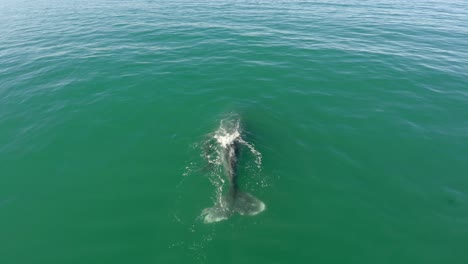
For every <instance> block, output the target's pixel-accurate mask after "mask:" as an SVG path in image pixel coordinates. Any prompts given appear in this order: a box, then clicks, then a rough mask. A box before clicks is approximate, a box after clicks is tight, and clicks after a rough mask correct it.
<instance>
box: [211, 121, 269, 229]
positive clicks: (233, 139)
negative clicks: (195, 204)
mask: <svg viewBox="0 0 468 264" xmlns="http://www.w3.org/2000/svg"><path fill="white" fill-rule="evenodd" d="M239 129H240V128H239V120H235V121H230V122H221V126H220V128H219V129H218V130H217V131H216V132H215V134H214V137H213V138H214V139H215V140H216V142H215V148H216V151H217V153H218V154H219V155H218V163H219V164H220V165H222V171H223V172H224V174H225V177H226V178H227V183H228V184H229V187H228V190H227V192H226V194H225V195H220V197H219V198H218V199H217V202H216V204H215V205H214V206H213V207H211V208H206V209H204V210H203V212H202V216H203V220H204V222H205V223H212V222H218V221H222V220H225V219H228V218H229V217H230V216H231V215H232V214H233V213H239V214H241V215H256V214H259V213H261V212H262V211H264V210H265V204H264V203H263V202H262V201H260V200H259V199H257V198H256V197H255V196H253V195H251V194H249V193H246V192H243V191H241V190H239V185H238V182H237V161H238V157H239V145H240V144H245V145H247V146H248V147H249V148H250V149H251V150H252V151H255V152H256V153H258V152H257V151H256V150H255V149H253V147H252V145H250V144H248V143H247V142H245V141H244V140H243V139H242V138H241V133H240V131H239ZM258 154H259V153H258Z"/></svg>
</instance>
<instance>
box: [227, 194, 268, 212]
mask: <svg viewBox="0 0 468 264" xmlns="http://www.w3.org/2000/svg"><path fill="white" fill-rule="evenodd" d="M265 208H266V206H265V204H264V203H263V202H262V201H260V200H259V199H257V198H256V197H255V196H253V195H251V194H250V193H246V192H241V191H238V192H237V194H236V198H235V199H234V211H236V212H238V213H239V214H241V215H256V214H259V213H261V212H263V211H264V210H265Z"/></svg>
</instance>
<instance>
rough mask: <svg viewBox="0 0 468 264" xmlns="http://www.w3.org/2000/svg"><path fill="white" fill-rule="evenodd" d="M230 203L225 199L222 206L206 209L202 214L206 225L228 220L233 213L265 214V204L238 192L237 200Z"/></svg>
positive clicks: (251, 196) (249, 195) (247, 194)
mask: <svg viewBox="0 0 468 264" xmlns="http://www.w3.org/2000/svg"><path fill="white" fill-rule="evenodd" d="M230 201H231V202H229V201H228V200H227V199H226V197H224V199H223V201H222V202H221V204H218V205H215V206H213V207H210V208H206V209H204V210H203V212H202V217H203V221H204V222H205V223H214V222H219V221H223V220H226V219H228V218H229V217H230V216H231V215H232V213H233V212H237V213H239V214H240V215H256V214H259V213H261V212H263V211H264V210H265V208H266V206H265V204H264V203H263V202H262V201H260V200H259V199H257V198H256V197H254V196H253V195H251V194H249V193H246V192H241V191H237V193H236V195H235V198H234V199H233V200H230Z"/></svg>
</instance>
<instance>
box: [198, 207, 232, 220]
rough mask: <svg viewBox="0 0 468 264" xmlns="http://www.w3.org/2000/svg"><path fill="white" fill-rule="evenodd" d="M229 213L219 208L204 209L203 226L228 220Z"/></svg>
mask: <svg viewBox="0 0 468 264" xmlns="http://www.w3.org/2000/svg"><path fill="white" fill-rule="evenodd" d="M229 215H230V213H229V211H228V210H226V209H225V208H223V207H221V206H214V207H210V208H206V209H204V210H203V212H202V217H203V222H205V224H208V223H214V222H219V221H223V220H226V219H228V218H229Z"/></svg>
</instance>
